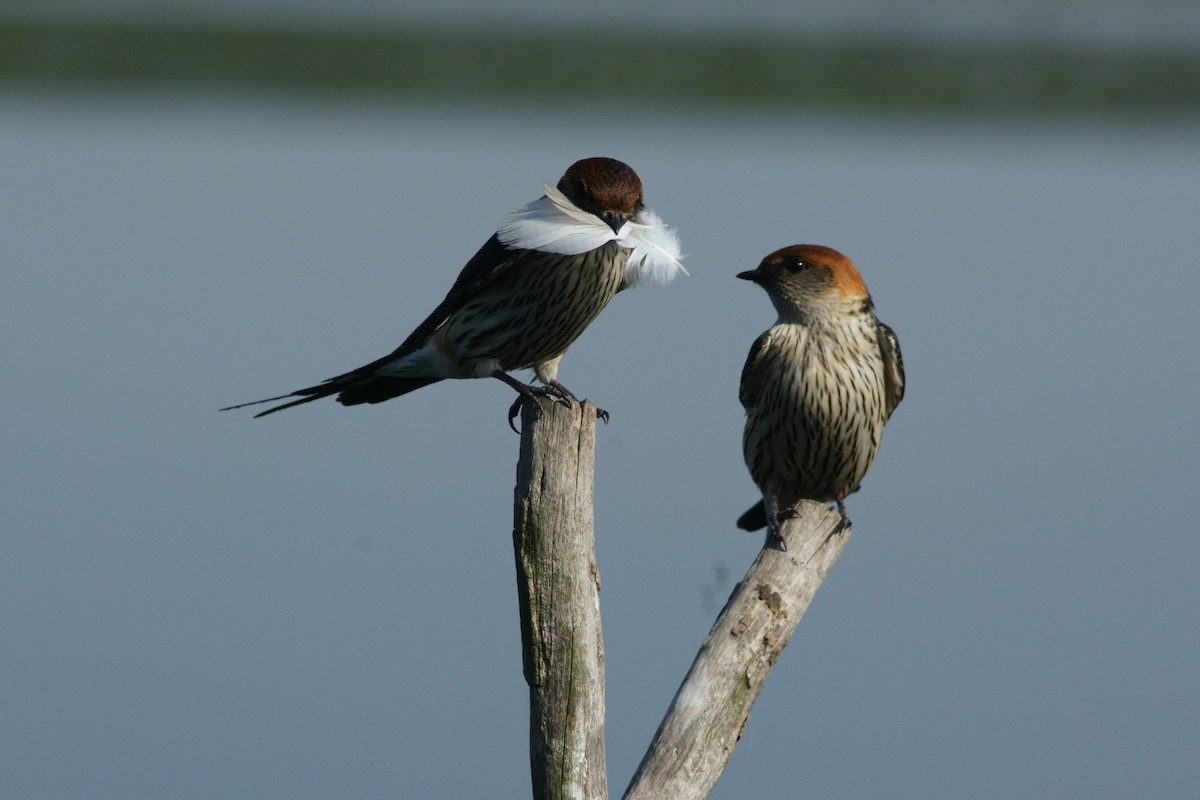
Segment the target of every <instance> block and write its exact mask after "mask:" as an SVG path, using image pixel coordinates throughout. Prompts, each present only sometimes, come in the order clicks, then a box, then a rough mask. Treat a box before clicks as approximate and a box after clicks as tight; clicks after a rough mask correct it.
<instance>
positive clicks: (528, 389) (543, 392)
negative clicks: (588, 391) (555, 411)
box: [492, 370, 579, 433]
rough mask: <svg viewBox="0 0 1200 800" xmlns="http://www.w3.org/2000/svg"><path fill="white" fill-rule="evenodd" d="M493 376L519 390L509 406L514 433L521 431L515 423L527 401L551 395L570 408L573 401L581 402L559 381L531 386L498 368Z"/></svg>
mask: <svg viewBox="0 0 1200 800" xmlns="http://www.w3.org/2000/svg"><path fill="white" fill-rule="evenodd" d="M492 377H494V378H497V379H499V380H501V381H504V382H505V383H507V384H508V385H509V386H511V387H512V388H513V389H515V390H516V392H517V399H516V400H514V401H513V404H512V405H511V406H509V407H508V427H510V428H512V429H513V433H520V431H518V430H517V426H516V425H515V424H514V423H515V422H516V419H517V414H520V413H521V406H523V405H525V403H526V401H529V400H533V399H535V398H538V397H549V398H550V399H551V400H553V401H554V402H556V403H562V404H563V405H565V406H567V407H568V408H570V406H571V402H572V401H574V402H579V401H578V400H575V395H573V394H571V392H569V391H568V390H567V388H566V387H565V386H563V385H562V384H561V383H559V382H558V381H551V382H550V383H548V384H547V385H545V386H530V385H529V384H528V383H521V382H520V381H519V380H517V379H516V378H514V377H513V376H512V375H509V374H508V373H507V372H504V371H502V370H496V371H495V372H493V373H492Z"/></svg>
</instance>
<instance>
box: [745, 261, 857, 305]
mask: <svg viewBox="0 0 1200 800" xmlns="http://www.w3.org/2000/svg"><path fill="white" fill-rule="evenodd" d="M738 277H739V278H741V279H743V280H747V281H753V282H754V283H757V284H758V285H759V286H761V287H763V289H765V290H766V292H767V294H768V295H770V297H771V302H772V303H773V304H774V305H775V308H776V310H777V311H779V315H780V316H781V317H784V318H788V317H792V316H801V317H803V316H807V315H809V314H812V313H816V312H818V311H819V310H821V309H824V308H830V307H833V306H841V305H842V304H844V303H847V302H857V301H862V300H866V299H868V298H869V297H870V295H869V294H868V293H867V284H866V283H865V282H864V281H863V279H862V275H859V274H858V270H857V269H856V268H855V266H854V262H853V261H851V260H850V259H848V258H846V256H844V255H842V254H841V253H839V252H838V251H837V250H834V249H833V248H832V247H824V246H822V245H819V244H794V245H791V246H790V247H784V248H782V249H780V250H776V251H775V252H774V253H771V254H770V255H769V256H767V257H766V258H764V259H763V260H762V262H761V263H759V265H758V268H757V269H752V270H748V271H746V272H741V273H739V274H738Z"/></svg>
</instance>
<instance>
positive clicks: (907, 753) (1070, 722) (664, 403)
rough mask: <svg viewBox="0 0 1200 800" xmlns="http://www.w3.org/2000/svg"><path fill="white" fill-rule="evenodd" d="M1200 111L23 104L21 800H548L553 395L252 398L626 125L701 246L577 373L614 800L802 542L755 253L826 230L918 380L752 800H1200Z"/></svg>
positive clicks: (12, 451)
mask: <svg viewBox="0 0 1200 800" xmlns="http://www.w3.org/2000/svg"><path fill="white" fill-rule="evenodd" d="M1197 131H1200V126H1197V125H1196V120H1179V121H1176V122H1171V123H1158V124H1155V125H1149V124H1137V123H1134V122H1122V123H1116V122H1108V121H1105V120H1103V119H1093V120H1083V121H1074V122H1064V121H1055V120H1045V119H989V120H975V121H962V120H954V119H943V118H926V117H876V116H810V115H795V116H782V115H781V116H770V115H755V116H730V115H722V116H715V115H714V116H709V115H706V114H703V113H694V114H686V115H669V116H664V115H659V114H655V113H653V111H652V110H650V109H640V110H629V109H619V108H616V109H615V108H612V107H604V108H600V109H594V108H589V107H588V106H587V105H586V104H583V103H581V104H578V105H574V106H554V107H518V108H501V107H481V106H464V107H455V106H442V107H439V106H409V105H369V104H357V105H356V104H337V103H332V104H315V103H314V104H306V103H294V102H284V101H282V100H275V99H271V98H261V97H242V98H230V97H223V96H218V95H209V96H186V97H178V96H172V95H153V94H126V95H86V96H85V95H70V94H55V95H47V94H38V93H16V92H8V93H5V94H3V95H0V176H2V181H0V263H2V264H3V266H2V267H0V339H2V340H3V342H4V346H3V348H2V349H0V358H2V360H0V367H2V370H3V374H4V376H5V385H6V387H7V391H5V392H3V393H2V394H0V416H2V418H3V419H5V420H6V424H5V425H4V426H3V427H2V428H0V430H2V431H3V433H2V434H0V507H2V508H3V512H4V520H5V522H4V530H5V533H4V537H3V541H4V557H3V558H2V559H0V609H3V613H0V641H3V642H4V653H5V655H4V657H3V658H2V659H0V685H2V686H4V687H5V691H3V692H0V718H2V719H4V720H5V723H4V726H3V730H4V744H3V747H0V793H2V794H3V795H4V796H6V797H25V798H35V797H83V796H87V797H120V798H159V797H173V798H192V797H194V798H212V797H241V798H274V797H289V798H298V797H314V798H316V797H333V796H336V797H364V798H366V797H379V796H385V795H387V796H394V795H402V796H416V797H421V796H449V797H455V796H458V797H469V796H487V797H512V798H518V797H524V796H527V794H528V772H527V769H528V768H527V761H526V757H527V754H526V744H525V742H526V738H525V737H526V728H525V726H526V713H527V712H526V707H525V702H526V700H525V687H524V684H523V681H522V678H521V667H520V656H519V650H518V646H517V642H518V631H517V625H516V606H515V594H514V592H513V586H512V580H513V579H512V566H511V552H510V550H509V547H510V539H509V534H510V531H511V522H510V520H511V517H510V503H511V488H512V480H513V464H514V462H515V460H516V454H517V453H516V444H517V439H516V437H514V436H513V435H512V434H511V433H510V432H509V431H508V430H507V427H506V426H505V424H504V410H505V409H506V408H507V406H508V403H509V402H510V399H511V398H510V395H509V390H508V389H506V388H505V387H503V386H501V385H500V384H499V383H498V382H495V381H472V382H457V383H453V384H443V385H439V386H436V387H432V388H430V389H427V390H422V391H421V392H419V393H416V394H414V395H412V396H410V397H406V398H403V399H400V400H396V401H393V402H391V403H388V404H386V405H383V406H379V407H371V408H367V409H363V408H356V409H343V408H341V407H338V406H336V405H335V404H333V403H323V404H314V405H312V406H307V407H305V408H303V409H297V410H296V411H293V412H289V413H288V414H287V415H279V416H276V417H272V418H270V419H267V420H260V421H257V422H251V421H250V420H249V418H248V415H236V414H232V413H230V414H217V413H216V412H215V409H216V408H218V407H219V406H223V405H227V404H229V403H234V402H238V401H243V400H250V399H254V398H257V397H262V396H268V395H272V394H279V393H282V392H286V391H289V390H291V389H294V388H298V387H300V386H306V385H309V384H311V383H313V382H315V381H317V380H320V379H323V378H326V377H328V376H330V375H333V374H336V373H338V372H341V371H344V370H346V369H348V368H351V367H354V366H357V365H359V364H361V363H365V362H366V361H369V360H372V359H374V358H375V357H377V356H379V355H382V354H383V353H385V352H387V351H388V350H390V349H391V348H392V347H394V346H395V345H396V344H397V343H398V342H399V341H400V339H402V338H403V337H404V336H405V335H406V334H407V333H408V331H409V330H410V329H411V327H413V326H414V325H415V324H416V323H417V322H418V321H419V320H420V319H422V318H423V317H424V315H425V313H427V312H428V310H429V309H430V308H431V307H432V306H433V304H435V303H436V302H437V301H438V300H439V299H440V298H441V297H442V295H443V293H444V292H445V290H446V288H448V286H449V285H450V283H451V282H452V280H453V278H454V276H455V275H456V274H457V271H458V269H459V268H460V266H461V265H462V263H463V262H464V261H465V260H466V259H467V258H468V257H469V256H470V255H471V254H472V253H473V252H474V250H475V248H476V247H477V246H478V245H479V244H480V243H482V242H483V240H484V239H485V238H486V237H487V236H488V235H489V234H490V232H491V231H492V230H493V228H494V226H495V224H496V223H497V222H498V221H499V219H500V218H501V216H503V214H504V213H505V212H506V211H508V210H510V209H512V208H515V207H517V206H519V205H521V204H523V203H525V202H527V201H528V200H531V199H533V198H535V197H536V196H537V195H538V194H539V193H540V192H541V190H542V184H543V183H544V182H546V181H553V180H555V179H556V178H557V177H558V175H559V174H561V172H562V170H563V169H564V168H565V167H566V166H567V165H568V164H569V163H571V162H572V161H573V160H575V159H576V158H579V157H582V156H588V155H596V154H606V155H612V156H616V157H619V158H621V159H623V160H625V161H627V162H628V163H630V164H631V165H633V166H634V168H635V169H637V170H638V172H639V174H640V175H641V177H642V179H643V181H644V183H645V185H646V198H647V202H648V204H649V205H650V206H651V207H652V208H654V209H655V210H656V211H658V212H659V213H660V214H661V215H662V216H663V218H664V219H665V220H667V222H668V223H669V224H671V225H672V226H674V227H675V228H676V229H677V230H678V231H679V234H680V236H681V238H682V240H683V244H684V249H685V251H686V252H687V253H688V258H687V261H686V264H687V267H688V270H689V271H690V273H691V277H690V278H687V279H681V280H680V281H677V282H676V283H675V284H674V285H672V286H671V287H668V288H667V289H664V290H653V289H638V290H636V291H633V292H628V293H623V294H622V296H620V297H618V298H617V300H616V301H614V303H613V304H612V306H611V307H610V308H609V309H607V310H606V311H605V313H604V314H603V315H602V316H601V318H600V319H599V320H598V321H597V322H596V323H595V324H594V325H593V326H592V328H591V329H589V330H588V332H587V333H586V334H585V335H584V336H583V337H582V338H581V339H580V341H579V342H578V343H577V344H576V345H575V346H574V347H573V348H572V350H571V352H570V353H569V354H568V356H567V358H566V359H565V360H564V362H563V366H562V369H561V371H560V378H561V379H562V380H563V381H564V382H565V383H566V384H567V385H568V386H571V387H572V388H573V389H574V390H575V391H576V392H577V393H579V394H580V395H581V396H587V397H590V398H591V399H593V400H595V401H596V402H598V403H600V404H601V405H602V406H604V407H605V408H607V409H608V410H609V411H610V412H611V413H612V423H611V424H610V425H608V426H607V427H605V428H603V429H601V430H600V432H599V445H598V454H597V486H596V502H597V539H598V548H599V559H600V569H601V571H602V576H603V581H604V583H603V585H604V591H603V594H602V605H603V613H604V615H605V626H606V627H605V631H606V637H607V638H606V656H607V668H608V698H609V716H608V728H607V730H608V743H609V754H608V755H609V769H610V782H611V784H612V786H613V794H614V795H619V793H620V790H621V789H622V788H623V787H624V785H625V783H626V782H627V780H628V778H629V776H630V775H631V774H632V772H633V769H634V768H635V767H636V765H637V762H638V760H639V759H640V757H641V753H642V751H643V750H644V748H645V746H646V744H647V743H648V742H649V739H650V736H651V735H652V734H653V731H654V728H655V727H656V725H657V722H658V719H659V718H660V716H661V714H662V712H663V711H664V710H665V708H666V705H667V703H668V702H669V700H670V697H671V695H672V693H673V692H674V690H675V688H676V686H677V685H678V682H679V680H680V679H681V678H682V677H683V674H684V672H685V671H686V668H687V666H688V664H689V663H690V661H691V658H692V656H693V655H694V653H695V648H696V646H697V645H698V644H699V642H700V641H701V639H702V638H703V636H704V634H705V633H706V632H707V628H708V625H709V624H710V622H711V620H712V618H713V617H714V616H715V614H716V611H717V610H718V609H719V607H720V605H721V603H722V602H723V601H724V598H725V596H726V595H727V593H728V591H729V590H730V589H731V588H732V582H733V581H736V580H737V579H738V577H740V575H741V574H742V572H743V571H744V570H745V568H746V567H747V566H748V564H749V563H750V561H751V560H752V558H753V557H754V554H755V552H756V549H757V546H758V545H759V541H758V540H757V538H756V537H747V536H746V535H744V534H741V533H738V532H736V531H735V530H734V528H733V520H734V518H735V517H736V516H737V514H738V513H740V511H741V510H743V509H744V508H745V506H746V505H747V504H748V503H749V502H750V501H752V500H753V499H754V490H753V487H752V485H751V483H750V480H749V478H748V476H747V475H746V473H745V469H744V467H743V465H742V464H741V456H740V423H741V416H740V415H741V410H740V408H739V406H738V405H737V400H736V393H737V392H736V387H737V376H738V373H739V370H740V368H741V362H742V359H743V358H744V357H745V353H746V351H747V349H748V348H749V345H750V343H751V342H752V341H753V339H754V337H755V336H756V335H757V334H758V332H760V331H761V330H762V329H763V328H765V327H766V326H768V325H769V324H770V323H771V322H772V313H771V309H770V305H769V303H768V302H767V300H766V298H765V297H764V296H762V295H761V293H760V292H758V291H757V290H756V289H755V288H754V287H752V286H748V285H745V284H743V283H742V282H738V281H736V280H734V279H733V275H734V274H735V273H736V272H738V271H740V270H743V269H747V268H750V267H753V266H754V265H755V263H756V262H757V260H758V259H759V258H761V257H762V256H763V255H765V254H766V253H767V252H770V251H771V250H774V249H776V248H778V247H780V246H783V245H786V244H791V243H797V242H814V243H821V244H827V245H831V246H835V247H837V248H839V249H841V250H843V251H844V252H845V253H847V254H848V255H850V256H851V257H852V258H853V259H854V260H855V262H856V263H857V264H858V266H859V268H860V270H861V271H862V273H863V275H864V277H865V278H866V280H867V282H868V284H869V285H870V287H871V290H872V293H873V295H874V298H875V302H876V305H877V308H878V310H879V313H880V316H881V317H882V318H883V319H884V320H885V321H886V322H888V323H889V324H890V325H891V326H892V327H893V328H895V330H896V331H897V333H898V334H899V336H900V340H901V343H902V345H903V348H904V354H905V359H906V363H907V367H908V375H909V391H908V395H907V397H906V399H905V401H904V403H903V405H902V406H901V407H900V409H899V410H898V412H897V413H896V415H895V417H894V418H893V420H892V422H891V423H890V424H889V427H888V430H887V434H886V436H885V440H884V443H883V447H882V449H881V452H880V456H879V459H878V461H877V462H876V464H875V466H874V468H873V469H872V471H871V473H870V475H869V477H868V479H867V481H866V483H865V484H864V488H863V491H862V492H860V493H858V494H856V495H855V496H854V497H853V498H851V503H850V513H851V515H852V517H853V519H854V523H855V525H854V538H853V539H852V540H851V542H850V544H849V546H848V548H847V550H846V552H845V554H844V556H843V557H842V560H841V561H840V562H839V564H838V565H837V568H836V569H835V570H834V572H833V573H832V575H831V577H830V579H829V580H828V581H827V583H826V585H825V587H823V588H822V590H821V593H820V595H819V596H818V598H817V600H816V602H815V603H814V605H813V607H812V609H811V610H810V613H809V614H808V616H807V617H806V618H805V620H804V621H803V623H802V624H801V626H800V628H799V629H798V631H797V633H796V635H795V636H794V637H793V639H792V642H791V646H790V647H789V648H788V649H787V651H785V653H784V654H783V656H782V658H781V659H780V661H779V663H778V665H777V666H776V669H775V671H774V672H773V673H772V675H771V677H770V680H769V681H768V683H767V688H766V690H765V691H764V693H763V695H762V697H761V698H760V700H759V703H758V705H757V706H756V707H755V709H754V712H753V715H752V719H751V722H750V724H749V726H748V727H747V729H746V731H745V733H744V735H743V737H742V740H741V742H740V744H739V745H738V748H737V750H736V751H735V752H734V755H733V758H732V761H731V764H730V767H729V769H728V771H727V773H726V775H725V776H724V777H723V778H722V780H721V782H720V783H719V784H718V786H717V789H716V791H715V793H714V795H713V796H714V797H727V798H733V797H744V796H747V795H748V794H750V793H752V792H753V793H755V794H773V795H776V796H783V797H790V796H797V795H798V794H799V793H800V789H801V788H802V789H804V790H805V793H806V794H811V795H813V796H830V795H833V796H844V797H868V796H875V797H879V796H893V797H901V796H917V795H920V796H927V797H946V798H951V797H954V798H957V797H976V798H1001V797H1004V798H1008V797H1012V796H1025V797H1063V796H1089V797H1097V798H1106V797H1107V798H1125V797H1130V796H1135V795H1136V796H1147V797H1158V798H1170V797H1180V798H1183V797H1194V796H1196V794H1197V792H1198V791H1200V783H1198V782H1197V777H1196V771H1195V769H1194V766H1193V761H1194V755H1195V754H1194V753H1193V752H1192V749H1193V748H1192V743H1193V742H1194V741H1195V732H1196V730H1197V726H1198V725H1200V696H1198V695H1197V693H1196V692H1195V682H1196V667H1195V665H1196V664H1197V663H1200V635H1198V634H1197V627H1196V625H1195V619H1194V617H1195V609H1196V608H1197V605H1198V602H1200V590H1198V589H1197V584H1196V582H1195V580H1194V576H1193V574H1192V573H1193V572H1194V569H1193V565H1194V564H1195V563H1196V562H1197V560H1200V542H1198V540H1197V537H1196V536H1195V535H1194V533H1195V531H1194V528H1195V519H1196V518H1197V512H1198V511H1200V508H1197V500H1196V493H1195V492H1194V491H1193V489H1192V485H1191V484H1192V482H1193V481H1192V478H1193V476H1194V473H1195V470H1194V453H1195V451H1196V447H1197V444H1200V442H1198V438H1200V437H1198V436H1197V427H1196V423H1195V421H1194V419H1195V414H1194V405H1195V399H1196V397H1197V396H1198V394H1200V378H1198V377H1197V370H1196V369H1195V366H1196V362H1197V358H1196V353H1195V344H1194V343H1195V342H1196V341H1197V334H1198V333H1200V331H1198V330H1197V328H1198V325H1197V321H1196V320H1197V314H1196V312H1195V308H1194V298H1195V297H1196V296H1197V294H1198V290H1200V271H1198V270H1197V269H1196V268H1195V258H1196V253H1197V252H1200V230H1198V228H1197V224H1196V209H1197V208H1198V207H1200V189H1197V187H1198V186H1200V133H1197Z"/></svg>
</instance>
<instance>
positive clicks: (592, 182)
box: [558, 157, 643, 233]
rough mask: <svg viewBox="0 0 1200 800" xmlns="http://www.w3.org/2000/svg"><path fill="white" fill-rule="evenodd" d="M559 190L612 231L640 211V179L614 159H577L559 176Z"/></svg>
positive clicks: (616, 229)
mask: <svg viewBox="0 0 1200 800" xmlns="http://www.w3.org/2000/svg"><path fill="white" fill-rule="evenodd" d="M558 190H559V191H560V192H562V193H563V194H565V195H566V196H567V198H568V199H569V200H570V201H571V202H572V203H574V204H575V205H576V206H578V207H579V208H580V209H582V210H584V211H587V212H588V213H589V214H595V215H596V216H597V217H599V218H600V219H602V220H604V221H605V222H606V223H607V224H608V226H609V227H610V228H612V229H613V232H614V233H615V232H617V231H619V230H620V229H621V226H622V225H624V224H625V221H626V220H628V219H630V218H632V217H634V216H635V215H637V213H638V212H639V211H641V210H642V207H643V200H642V180H641V178H639V177H638V175H637V173H636V172H634V171H633V169H632V168H630V166H629V165H628V164H625V163H624V162H621V161H617V160H616V159H615V158H604V157H596V158H585V159H582V160H580V161H576V162H575V163H574V164H572V165H571V166H570V167H568V168H567V171H566V172H565V173H564V174H563V176H562V177H561V178H559V179H558Z"/></svg>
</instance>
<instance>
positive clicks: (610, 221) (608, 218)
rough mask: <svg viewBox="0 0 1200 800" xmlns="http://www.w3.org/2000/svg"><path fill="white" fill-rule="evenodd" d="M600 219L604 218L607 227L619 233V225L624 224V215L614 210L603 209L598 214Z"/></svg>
mask: <svg viewBox="0 0 1200 800" xmlns="http://www.w3.org/2000/svg"><path fill="white" fill-rule="evenodd" d="M600 219H602V220H604V222H605V223H606V224H607V225H608V227H610V228H612V232H613V233H620V232H621V226H622V225H624V224H625V217H623V216H621V215H620V214H618V213H617V212H615V211H605V212H604V213H603V214H601V215H600Z"/></svg>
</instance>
